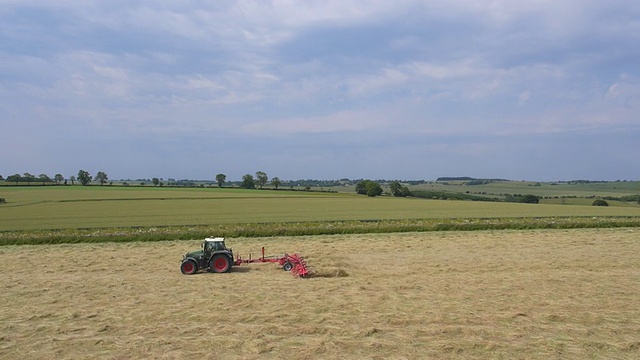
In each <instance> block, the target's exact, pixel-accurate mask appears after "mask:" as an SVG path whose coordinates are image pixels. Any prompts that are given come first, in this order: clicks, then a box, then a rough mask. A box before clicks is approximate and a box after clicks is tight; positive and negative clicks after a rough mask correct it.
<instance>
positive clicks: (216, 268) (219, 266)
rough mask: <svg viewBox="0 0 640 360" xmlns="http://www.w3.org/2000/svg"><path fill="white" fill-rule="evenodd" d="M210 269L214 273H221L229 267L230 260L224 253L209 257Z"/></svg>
mask: <svg viewBox="0 0 640 360" xmlns="http://www.w3.org/2000/svg"><path fill="white" fill-rule="evenodd" d="M210 268H211V271H213V272H216V273H223V272H227V271H229V269H231V261H230V260H229V257H227V256H226V255H221V254H219V255H216V256H214V257H213V259H211V264H210Z"/></svg>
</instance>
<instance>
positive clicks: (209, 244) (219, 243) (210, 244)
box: [202, 237, 227, 257]
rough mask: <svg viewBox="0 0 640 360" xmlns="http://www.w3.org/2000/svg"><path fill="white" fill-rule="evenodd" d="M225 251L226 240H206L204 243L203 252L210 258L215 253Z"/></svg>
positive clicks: (219, 238) (218, 238)
mask: <svg viewBox="0 0 640 360" xmlns="http://www.w3.org/2000/svg"><path fill="white" fill-rule="evenodd" d="M224 250H227V247H226V246H225V245H224V238H221V237H217V238H206V239H204V242H202V251H203V252H204V253H205V256H206V255H209V256H210V255H211V254H212V253H213V252H215V251H224ZM206 257H208V256H206Z"/></svg>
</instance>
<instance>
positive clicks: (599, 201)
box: [591, 199, 609, 206]
mask: <svg viewBox="0 0 640 360" xmlns="http://www.w3.org/2000/svg"><path fill="white" fill-rule="evenodd" d="M591 205H592V206H609V203H608V202H607V201H606V200H602V199H597V200H594V201H593V203H592V204H591Z"/></svg>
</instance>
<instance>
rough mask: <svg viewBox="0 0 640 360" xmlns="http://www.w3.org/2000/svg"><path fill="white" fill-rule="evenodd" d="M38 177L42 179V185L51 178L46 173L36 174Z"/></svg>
mask: <svg viewBox="0 0 640 360" xmlns="http://www.w3.org/2000/svg"><path fill="white" fill-rule="evenodd" d="M38 178H39V179H40V181H42V185H44V184H45V183H48V182H51V178H50V177H49V175H47V174H40V175H38Z"/></svg>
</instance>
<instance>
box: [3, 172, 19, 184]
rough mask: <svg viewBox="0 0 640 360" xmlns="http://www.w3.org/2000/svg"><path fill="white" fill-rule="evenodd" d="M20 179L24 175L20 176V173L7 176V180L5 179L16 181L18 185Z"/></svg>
mask: <svg viewBox="0 0 640 360" xmlns="http://www.w3.org/2000/svg"><path fill="white" fill-rule="evenodd" d="M20 180H22V176H20V174H13V175H9V176H7V180H5V181H9V182H15V183H16V185H18V183H19V182H20Z"/></svg>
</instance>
